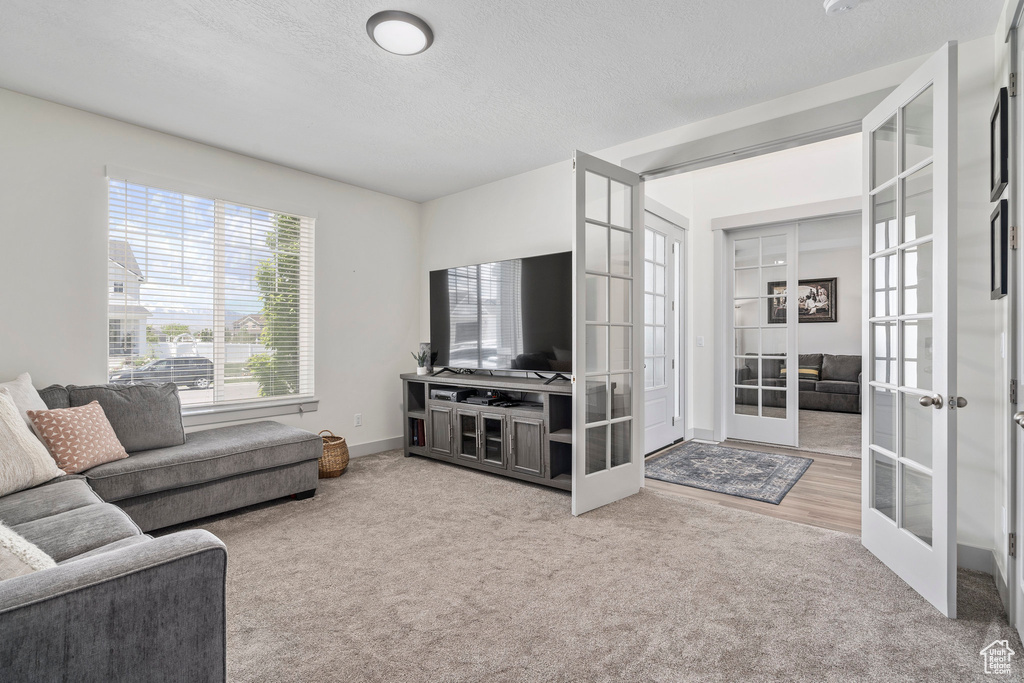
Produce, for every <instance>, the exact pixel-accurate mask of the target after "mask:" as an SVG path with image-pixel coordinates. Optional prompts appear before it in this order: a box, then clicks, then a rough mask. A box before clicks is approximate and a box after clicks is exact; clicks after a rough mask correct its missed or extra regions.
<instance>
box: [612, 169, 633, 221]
mask: <svg viewBox="0 0 1024 683" xmlns="http://www.w3.org/2000/svg"><path fill="white" fill-rule="evenodd" d="M609 200H610V203H611V220H610V221H609V222H610V223H611V224H612V225H615V226H618V227H620V228H630V227H632V225H631V223H632V220H633V207H632V198H631V194H630V188H629V187H628V186H626V185H623V184H622V183H620V182H618V181H615V180H613V181H611V195H610V197H609Z"/></svg>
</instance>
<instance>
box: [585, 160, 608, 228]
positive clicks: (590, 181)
mask: <svg viewBox="0 0 1024 683" xmlns="http://www.w3.org/2000/svg"><path fill="white" fill-rule="evenodd" d="M586 193H587V194H586V202H587V210H586V216H587V220H592V221H600V222H601V223H607V222H608V179H607V178H605V177H604V176H600V175H597V174H596V173H591V172H589V171H588V172H587V187H586ZM587 242H588V243H589V242H590V235H589V234H588V235H587Z"/></svg>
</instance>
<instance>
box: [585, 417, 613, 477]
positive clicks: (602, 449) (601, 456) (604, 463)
mask: <svg viewBox="0 0 1024 683" xmlns="http://www.w3.org/2000/svg"><path fill="white" fill-rule="evenodd" d="M606 469H608V425H601V426H600V427H588V428H587V474H593V473H594V472H601V471H603V470H606Z"/></svg>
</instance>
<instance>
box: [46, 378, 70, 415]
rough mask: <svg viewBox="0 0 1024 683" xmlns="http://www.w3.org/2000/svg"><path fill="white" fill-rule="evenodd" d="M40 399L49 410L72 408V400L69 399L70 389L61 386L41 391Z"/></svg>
mask: <svg viewBox="0 0 1024 683" xmlns="http://www.w3.org/2000/svg"><path fill="white" fill-rule="evenodd" d="M39 398H41V399H43V403H45V404H46V407H47V408H48V409H49V410H58V409H60V408H70V407H71V399H70V398H69V397H68V388H67V387H66V386H63V385H61V384H51V385H50V386H48V387H44V388H43V389H40V390H39Z"/></svg>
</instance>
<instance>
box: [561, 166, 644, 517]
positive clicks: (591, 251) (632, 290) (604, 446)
mask: <svg viewBox="0 0 1024 683" xmlns="http://www.w3.org/2000/svg"><path fill="white" fill-rule="evenodd" d="M573 169H574V171H575V174H576V183H575V194H576V209H575V230H574V233H573V369H572V372H573V377H572V385H573V386H572V397H573V433H572V450H573V461H572V513H573V514H574V515H580V514H583V513H584V512H587V511H589V510H593V509H594V508H597V507H601V506H602V505H607V504H608V503H611V502H614V501H616V500H619V499H621V498H625V497H626V496H630V495H632V494H634V493H637V492H638V491H639V490H640V487H641V486H643V475H644V462H643V455H644V450H643V448H644V431H643V429H642V426H643V424H644V419H643V391H641V387H642V386H643V372H642V366H643V343H644V338H643V331H644V325H643V318H642V317H641V316H642V312H643V305H644V298H643V287H642V283H640V282H638V281H637V280H638V279H639V278H640V277H641V276H642V274H643V263H644V261H643V256H644V230H643V219H642V216H643V192H642V190H643V183H642V182H641V180H640V176H638V175H637V174H635V173H632V172H630V171H627V170H626V169H624V168H620V167H618V166H615V165H614V164H609V163H608V162H606V161H602V160H601V159H596V158H594V157H592V156H589V155H587V154H584V153H582V152H578V151H577V152H576V154H575V156H574V158H573Z"/></svg>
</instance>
